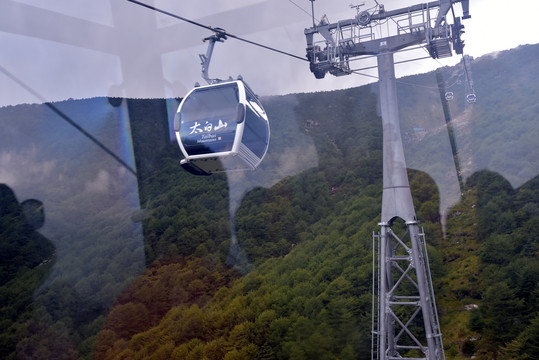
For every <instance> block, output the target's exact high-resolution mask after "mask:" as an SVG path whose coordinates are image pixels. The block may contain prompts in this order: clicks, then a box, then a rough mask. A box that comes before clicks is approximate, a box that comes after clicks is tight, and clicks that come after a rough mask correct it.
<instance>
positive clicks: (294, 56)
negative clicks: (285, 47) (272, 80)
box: [127, 0, 309, 61]
mask: <svg viewBox="0 0 539 360" xmlns="http://www.w3.org/2000/svg"><path fill="white" fill-rule="evenodd" d="M127 1H129V2H131V3H133V4H137V5H140V6H143V7H145V8H148V9H150V10H154V11H157V12H159V13H161V14H165V15H168V16H171V17H173V18H175V19H178V20H182V21H185V22H188V23H189V24H192V25H195V26H199V27H202V28H204V29H207V30H210V31H213V32H215V33H217V34H221V35H224V36H228V37H231V38H233V39H236V40H239V41H243V42H246V43H248V44H251V45H255V46H259V47H261V48H264V49H267V50H271V51H274V52H277V53H280V54H283V55H287V56H290V57H293V58H296V59H299V60H303V61H309V60H308V59H306V58H303V57H301V56H297V55H294V54H291V53H287V52H286V51H282V50H279V49H276V48H273V47H270V46H267V45H263V44H260V43H257V42H254V41H251V40H247V39H244V38H241V37H239V36H236V35H233V34H230V33H228V32H226V31H225V30H223V29H221V28H217V27H215V28H214V27H211V26H208V25H204V24H201V23H198V22H196V21H193V20H189V19H187V18H184V17H182V16H179V15H176V14H173V13H171V12H168V11H166V10H163V9H159V8H156V7H155V6H152V5H148V4H145V3H143V2H140V1H137V0H127Z"/></svg>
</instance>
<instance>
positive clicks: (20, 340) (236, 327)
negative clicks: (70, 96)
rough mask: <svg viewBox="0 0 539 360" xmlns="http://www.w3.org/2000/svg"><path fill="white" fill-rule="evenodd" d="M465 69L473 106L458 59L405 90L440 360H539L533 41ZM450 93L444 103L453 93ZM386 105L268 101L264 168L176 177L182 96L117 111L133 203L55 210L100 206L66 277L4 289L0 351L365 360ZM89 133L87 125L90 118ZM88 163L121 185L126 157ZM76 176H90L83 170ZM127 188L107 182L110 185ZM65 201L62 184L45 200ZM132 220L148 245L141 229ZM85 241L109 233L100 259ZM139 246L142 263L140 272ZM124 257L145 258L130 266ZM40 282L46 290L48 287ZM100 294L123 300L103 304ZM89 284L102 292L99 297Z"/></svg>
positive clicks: (325, 98) (371, 97)
mask: <svg viewBox="0 0 539 360" xmlns="http://www.w3.org/2000/svg"><path fill="white" fill-rule="evenodd" d="M469 61H470V67H471V70H472V71H471V74H472V77H473V80H474V84H475V89H476V93H477V97H478V102H477V103H476V104H474V105H473V106H471V107H469V106H467V105H466V104H465V103H464V100H463V99H464V98H465V95H466V94H465V93H464V92H463V89H464V85H463V84H462V80H463V79H460V81H461V83H460V84H459V77H460V78H462V65H457V66H455V67H451V68H442V69H439V70H438V73H435V72H433V73H428V74H423V75H417V76H412V77H407V78H404V79H400V80H399V83H398V89H399V103H400V112H401V119H402V132H403V134H404V136H405V142H406V144H405V151H406V155H407V161H408V165H409V167H410V168H411V170H409V176H410V186H411V189H412V193H413V197H414V203H415V205H416V211H417V216H418V219H419V220H420V221H421V225H422V226H423V227H424V228H425V233H426V240H427V243H428V249H429V258H430V261H431V270H432V272H433V277H434V286H435V293H436V297H437V303H438V310H439V313H440V320H441V325H442V333H443V340H444V347H445V351H446V358H448V359H464V358H471V357H472V356H475V358H476V359H526V358H538V357H539V342H538V337H537V334H538V333H539V328H538V327H539V318H538V314H537V300H536V299H537V296H538V295H539V294H538V285H537V283H538V280H539V263H538V262H537V251H538V243H539V238H538V236H537V234H538V233H539V228H538V226H539V178H538V177H537V173H538V170H539V164H538V161H539V154H538V151H539V146H538V145H537V141H536V140H535V139H537V136H536V135H539V134H537V131H539V130H538V126H537V120H538V118H539V108H538V107H537V106H538V105H537V103H536V100H535V97H536V96H535V97H534V94H537V87H538V85H537V84H539V82H538V81H537V80H538V79H537V76H539V75H537V73H536V71H534V69H537V68H538V61H539V46H537V45H533V46H523V47H520V48H518V49H514V50H511V51H509V52H502V53H500V54H497V56H486V57H483V58H480V59H476V60H473V61H472V60H471V59H469ZM459 66H460V68H459ZM452 84H454V85H452ZM517 84H519V85H520V86H517ZM459 86H460V90H458V89H459V88H458V87H459ZM503 86H505V88H506V90H505V91H501V90H500V88H501V87H503ZM450 89H451V90H452V91H453V92H454V96H455V101H453V102H448V101H446V100H445V97H444V93H445V92H446V91H449V90H450ZM376 93H377V90H376V86H364V87H359V88H353V89H348V90H340V91H333V92H325V93H315V94H293V95H286V96H275V97H267V98H262V99H261V100H262V102H263V104H264V107H265V109H266V111H267V113H268V116H269V118H270V120H271V127H272V140H271V145H270V149H269V152H268V155H267V157H266V159H265V160H264V162H263V164H262V165H261V167H260V168H259V169H257V170H256V171H255V172H253V173H246V174H234V175H231V176H227V175H225V174H219V175H212V176H210V177H196V176H193V175H191V174H188V173H186V172H185V171H183V170H182V169H181V167H180V165H179V160H180V159H181V153H180V151H179V149H178V147H177V145H176V144H175V143H174V142H171V141H170V136H169V133H168V130H167V125H168V121H169V119H170V109H173V108H174V107H175V106H176V105H177V101H176V100H174V99H169V100H167V101H166V102H165V101H163V100H140V99H139V100H134V99H130V100H125V101H124V102H123V105H122V106H124V105H125V107H123V109H124V111H125V110H126V109H127V110H128V111H127V113H128V114H129V115H130V118H129V119H130V121H129V124H130V130H131V134H133V137H132V141H133V148H134V155H135V157H134V159H135V160H134V161H135V162H134V165H136V169H137V174H138V176H137V178H136V185H137V186H136V189H138V202H139V204H140V209H137V208H138V205H139V204H136V206H135V207H132V206H131V207H129V206H127V207H126V208H125V209H124V208H121V207H120V206H119V205H118V203H119V202H120V200H118V199H117V198H116V197H118V198H122V197H124V196H125V195H122V194H127V195H129V196H131V195H132V193H133V191H134V189H135V187H131V186H129V187H127V186H126V190H125V191H120V192H114V194H115V195H114V196H113V199H110V197H111V196H110V195H109V198H107V199H106V200H107V203H106V205H102V206H99V202H98V201H97V200H98V198H96V197H95V192H93V193H91V194H93V195H92V196H93V197H83V196H82V194H81V195H80V196H77V197H71V196H64V197H61V199H62V202H61V204H62V205H64V206H67V207H69V208H74V209H77V207H76V204H79V205H80V203H81V201H83V203H84V204H85V206H86V207H89V208H88V209H86V211H85V212H82V211H80V212H77V213H72V214H71V216H70V217H69V219H75V218H76V215H77V214H83V215H85V216H86V218H87V222H86V223H84V224H85V227H84V229H85V230H82V229H79V230H78V231H77V232H76V233H77V234H80V235H81V238H80V239H79V240H78V239H76V238H74V237H68V236H66V235H65V234H63V231H64V229H58V228H55V229H52V230H49V232H48V234H50V237H51V241H52V242H53V243H54V244H55V246H56V249H57V251H58V252H61V251H62V249H64V248H65V247H66V246H70V247H72V248H74V249H75V248H76V249H77V250H87V251H89V252H85V251H76V252H75V251H74V252H71V253H69V254H70V256H69V257H70V259H71V262H69V263H68V262H67V259H66V257H65V256H64V257H61V254H60V256H59V257H58V259H57V260H56V263H55V264H54V266H55V269H56V270H54V269H53V270H50V269H49V268H47V269H45V268H44V267H43V266H41V267H39V266H38V267H35V268H31V266H30V268H29V269H27V271H26V272H20V274H18V275H17V276H18V277H16V278H15V279H12V280H11V281H9V282H8V283H6V284H5V285H3V286H2V287H1V288H0V290H1V292H0V295H1V296H2V299H3V300H4V299H5V300H6V301H5V302H4V301H2V303H3V304H7V305H3V306H4V313H5V314H11V315H10V316H9V317H7V316H6V317H4V321H3V322H2V338H1V339H2V349H3V355H5V357H6V358H10V357H11V358H16V356H17V354H18V356H19V357H20V356H21V354H23V355H24V356H26V357H27V358H31V357H32V356H34V357H39V355H40V354H49V355H47V356H48V357H47V356H45V357H43V356H42V357H41V358H53V357H56V358H62V357H61V356H63V358H66V359H70V358H88V359H89V358H96V359H137V358H141V359H142V358H152V359H228V360H230V359H369V358H370V346H371V308H372V304H371V301H372V298H371V281H372V280H371V278H372V233H373V232H376V231H378V225H377V223H378V221H379V213H380V204H381V194H382V173H381V169H382V128H381V121H380V118H379V115H378V112H377V103H378V101H377V96H376ZM508 93H509V94H510V95H511V96H507V94H508ZM515 99H517V100H516V102H517V103H518V108H516V107H515V105H514V103H515ZM89 101H93V104H94V106H96V107H97V104H101V105H99V106H109V105H103V104H102V103H103V99H93V100H77V101H73V100H72V101H70V102H68V103H67V104H66V105H64V106H68V105H69V107H72V108H74V109H76V107H77V106H83V105H84V104H88V102H89ZM25 106H27V107H32V109H33V110H32V111H37V110H36V108H35V107H36V105H25ZM122 106H120V107H119V108H113V107H110V108H106V107H105V108H101V107H100V108H99V109H101V110H99V111H100V112H99V114H101V113H105V114H107V116H108V119H109V120H108V121H109V123H114V121H115V120H114V119H116V118H117V117H120V115H115V114H116V112H120V111H122V110H121V109H122ZM38 107H39V106H38ZM103 109H106V111H105V110H103ZM167 109H168V111H167ZM23 110H24V106H21V107H20V108H18V107H15V108H6V109H0V114H1V115H2V116H8V115H6V114H8V111H10V112H13V111H15V112H21V111H23ZM66 111H67V110H66ZM74 113H75V114H76V113H77V112H76V111H75V112H74ZM28 114H32V115H35V114H36V113H35V112H31V113H27V115H28ZM93 114H94V115H95V116H100V115H99V114H98V113H93ZM122 116H125V113H123V115H122ZM91 120H92V112H89V114H87V116H86V117H85V119H84V120H81V121H82V123H83V124H90V123H91ZM85 122H86V123H85ZM448 123H449V126H447V124H448ZM102 126H103V127H102V128H98V129H97V130H96V131H98V132H99V134H100V135H101V137H100V139H102V140H103V142H104V143H106V144H114V141H113V140H114V139H113V138H114V136H116V135H114V132H112V133H111V132H110V131H107V129H108V128H107V127H105V125H102ZM108 126H111V125H108ZM116 127H119V125H118V126H116ZM116 127H115V128H116ZM448 128H449V129H450V131H449V132H448ZM58 141H60V140H58ZM452 142H453V145H454V147H453V149H454V151H452V147H451V145H452ZM57 144H58V143H57ZM504 145H506V146H504ZM55 146H59V145H55ZM111 146H113V145H111ZM523 149H526V151H524V150H523ZM507 153H509V155H507ZM77 156H79V157H84V156H87V155H84V154H78V155H77ZM96 157H97V156H96V155H92V156H91V157H90V160H91V161H86V162H85V164H84V166H85V169H86V171H85V172H84V176H87V177H91V176H92V174H93V173H99V171H96V169H101V170H102V172H101V173H102V174H103V172H107V173H114V174H122V172H120V171H118V170H117V169H116V168H115V167H117V166H119V165H118V164H115V165H112V164H110V163H107V165H106V166H103V164H102V163H100V162H98V161H96V160H94V159H95V158H96ZM84 159H88V158H87V157H85V158H84ZM66 163H67V164H70V163H68V162H67V160H66ZM78 163H80V161H79V162H78ZM70 166H73V167H74V169H75V168H76V167H75V165H70ZM77 166H78V165H77ZM64 167H65V166H64ZM68 168H69V166H68ZM114 169H116V170H114ZM412 169H416V170H412ZM458 169H460V171H461V172H460V174H458V175H460V176H461V178H462V184H460V185H459V183H458V180H457V178H458V176H457V170H458ZM114 171H116V172H114ZM506 171H508V172H506ZM124 172H125V171H124ZM68 173H69V174H70V175H71V176H73V178H74V182H77V181H79V182H80V177H77V175H73V174H75V173H76V172H75V171H72V172H67V173H66V174H68ZM448 177H449V180H444V179H446V178H448ZM102 178H106V175H102ZM97 179H99V177H98V178H97ZM125 179H126V177H125V176H124V177H121V176H118V177H117V178H114V177H112V178H111V179H110V180H108V181H109V182H108V183H107V184H108V186H110V187H109V189H117V188H120V184H121V182H122V181H126V180H125ZM96 181H97V180H96ZM444 181H445V182H444ZM94 183H95V182H92V184H94ZM53 184H56V183H53ZM60 185H61V186H60ZM94 186H97V183H95V184H94ZM63 189H66V185H65V184H64V183H61V184H58V185H55V186H52V187H51V189H50V191H52V192H58V193H62V191H65V190H63ZM90 189H94V188H93V187H90ZM15 190H17V189H15ZM86 190H88V189H86V188H85V191H86ZM94 190H95V189H94ZM15 192H16V191H15ZM114 199H116V200H114ZM90 200H92V201H90ZM130 201H131V203H132V202H133V198H131V200H130ZM47 204H48V203H47V202H45V205H47ZM89 214H98V215H97V216H95V217H92V216H90V215H89ZM445 215H447V216H446V217H445ZM112 219H114V220H112ZM120 220H121V221H120ZM126 220H128V221H127V222H126ZM442 220H444V221H442ZM116 222H117V223H118V226H115V224H114V223H116ZM2 224H4V222H2ZM129 224H131V225H129ZM140 224H142V232H143V234H142V235H143V243H142V241H141V242H137V239H139V238H138V237H137V236H138V235H136V234H135V233H136V231H135V230H137V229H139V228H138V226H140ZM53 230H54V231H53ZM86 233H89V234H90V235H92V236H94V237H95V240H98V241H97V244H98V245H99V246H98V247H99V249H100V251H99V252H97V251H96V250H95V248H94V247H93V245H92V244H91V243H90V241H87V240H84V239H85V238H83V237H82V235H83V234H86ZM56 234H60V235H62V234H63V235H62V236H61V238H60V239H61V240H62V241H58V239H57V238H56ZM129 236H131V238H132V239H133V240H130V241H127V240H126V239H131V238H130V237H129ZM1 240H2V242H5V239H4V238H2V239H1ZM137 244H138V245H137ZM122 248H123V250H122ZM142 250H143V251H142ZM141 252H143V253H144V261H145V263H146V270H145V271H144V272H142V271H140V270H139V271H138V273H137V271H136V270H135V269H140V264H141V258H140V256H139V255H140V253H141ZM89 254H92V255H93V256H92V255H89ZM136 254H139V255H136ZM96 255H98V257H99V261H97V260H94V259H92V257H95V256H96ZM42 257H50V253H49V252H46V251H44V253H43V255H42ZM126 259H136V260H137V261H136V262H133V263H132V264H131V265H130V266H128V264H127V263H128V262H129V261H126ZM89 261H92V262H94V261H96V262H97V263H98V264H99V265H98V266H96V267H94V268H93V269H94V270H93V273H92V272H90V273H87V274H81V273H80V272H78V273H76V274H75V273H74V272H73V269H76V267H77V266H80V264H81V263H84V262H89ZM49 266H50V265H49ZM88 268H89V267H88ZM60 269H62V270H61V271H60ZM48 272H49V273H48ZM122 273H125V276H120V274H122ZM24 274H26V275H24ZM47 274H49V276H52V277H53V278H54V279H55V281H52V280H50V278H49V280H43V277H44V276H46V275H47ZM51 274H52V275H51ZM23 275H24V276H27V277H28V276H29V275H32V276H33V277H34V278H35V280H34V282H33V283H30V282H28V286H30V285H31V286H32V290H29V291H28V290H27V293H26V294H25V295H24V296H26V298H25V299H27V300H26V301H27V302H26V303H25V304H26V305H25V307H20V306H18V305H16V302H15V301H14V300H13V298H14V294H18V292H20V288H21V287H23V288H24V285H23V284H24V281H25V280H24V278H23ZM75 276H79V279H78V281H77V282H76V285H75V286H72V287H70V286H69V284H71V283H72V281H73V280H72V278H73V277H75ZM60 280H62V281H60ZM42 282H45V284H46V286H41V291H39V292H36V293H35V295H32V294H31V291H33V289H35V288H37V287H39V286H40V283H42ZM126 284H130V285H128V286H126ZM105 288H108V289H109V290H110V293H111V294H112V293H114V294H115V295H114V297H113V298H107V299H105V298H104V295H103V294H105V293H108V292H109V291H104V290H103V289H105ZM89 289H97V291H100V292H99V294H101V295H100V296H89V297H88V296H87V294H88V291H89ZM81 291H85V292H84V293H81ZM81 294H84V296H83V295H81ZM32 296H33V297H32ZM32 298H33V301H34V303H33V304H32ZM104 299H105V300H104ZM54 339H60V340H59V341H56V342H55V340H54ZM53 344H54V345H53ZM51 354H52V355H51ZM59 354H64V355H61V356H60V355H59Z"/></svg>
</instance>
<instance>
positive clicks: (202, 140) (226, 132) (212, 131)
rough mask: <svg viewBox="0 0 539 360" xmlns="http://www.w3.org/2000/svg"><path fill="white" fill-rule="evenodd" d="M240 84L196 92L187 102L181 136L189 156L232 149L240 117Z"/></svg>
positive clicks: (181, 124) (183, 110)
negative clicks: (238, 85)
mask: <svg viewBox="0 0 539 360" xmlns="http://www.w3.org/2000/svg"><path fill="white" fill-rule="evenodd" d="M238 105H239V99H238V87H237V85H236V83H232V84H229V85H224V86H215V87H211V88H204V89H195V91H193V92H192V93H191V94H190V95H189V96H188V97H187V98H186V99H185V100H184V102H183V105H182V108H181V113H180V115H179V121H180V137H181V140H182V143H183V146H184V148H185V150H186V151H187V153H188V154H189V155H198V154H207V153H216V152H221V151H230V150H232V145H233V144H234V138H235V134H236V126H237V117H238V116H239V114H238Z"/></svg>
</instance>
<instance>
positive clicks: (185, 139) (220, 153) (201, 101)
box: [174, 80, 270, 175]
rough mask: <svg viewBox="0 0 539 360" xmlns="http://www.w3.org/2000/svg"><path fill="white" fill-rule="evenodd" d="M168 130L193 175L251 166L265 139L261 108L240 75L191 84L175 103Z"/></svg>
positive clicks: (256, 162)
mask: <svg viewBox="0 0 539 360" xmlns="http://www.w3.org/2000/svg"><path fill="white" fill-rule="evenodd" d="M174 131H175V134H176V139H177V140H178V144H179V146H180V149H181V151H182V153H183V156H184V159H183V160H181V165H182V167H184V169H186V170H187V171H189V172H191V173H193V174H197V175H209V174H212V173H216V172H226V171H241V170H254V169H256V168H257V167H258V165H259V164H260V163H261V162H262V159H263V158H264V156H265V155H266V152H267V150H268V146H269V139H270V128H269V122H268V117H267V115H266V112H265V111H264V108H263V107H262V104H261V103H260V101H259V100H258V98H257V97H256V95H255V94H254V93H253V92H252V91H251V89H250V88H249V87H248V86H247V85H246V84H245V83H244V82H243V81H242V80H235V81H227V82H221V83H217V84H213V85H207V86H199V87H195V88H194V89H193V90H191V91H190V92H189V93H188V94H187V95H186V96H185V98H184V99H183V100H182V102H181V103H180V106H179V107H178V111H177V113H176V116H175V119H174Z"/></svg>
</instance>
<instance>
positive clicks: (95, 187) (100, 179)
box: [84, 170, 111, 194]
mask: <svg viewBox="0 0 539 360" xmlns="http://www.w3.org/2000/svg"><path fill="white" fill-rule="evenodd" d="M110 187H111V176H110V174H109V173H108V172H107V171H105V170H100V171H99V173H98V174H97V177H96V178H95V179H94V180H92V181H87V182H86V184H85V187H84V191H85V192H89V193H98V194H102V193H106V192H108V191H109V189H110Z"/></svg>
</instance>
